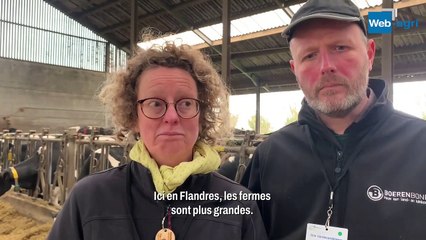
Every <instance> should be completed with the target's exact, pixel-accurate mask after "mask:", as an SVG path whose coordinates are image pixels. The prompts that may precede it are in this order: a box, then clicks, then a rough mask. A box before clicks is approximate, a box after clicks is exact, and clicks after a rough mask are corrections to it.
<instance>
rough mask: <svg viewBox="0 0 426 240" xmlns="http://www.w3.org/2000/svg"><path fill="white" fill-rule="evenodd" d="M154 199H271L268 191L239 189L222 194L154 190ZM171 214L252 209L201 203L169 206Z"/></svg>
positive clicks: (232, 212) (231, 212) (217, 213)
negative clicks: (259, 191) (256, 191)
mask: <svg viewBox="0 0 426 240" xmlns="http://www.w3.org/2000/svg"><path fill="white" fill-rule="evenodd" d="M154 200H155V201H162V200H167V201H218V202H225V201H269V200H271V194H270V193H247V192H243V191H240V192H239V193H235V192H232V193H231V192H226V191H224V192H223V194H219V193H207V192H204V191H203V192H201V193H191V192H187V191H182V192H177V193H169V194H161V193H157V192H154ZM170 209H171V214H172V215H192V216H194V217H195V216H196V215H212V216H214V217H219V216H221V215H250V214H253V211H252V210H251V208H250V207H245V206H240V205H236V206H232V207H230V206H215V207H212V206H203V205H187V206H180V207H171V208H170Z"/></svg>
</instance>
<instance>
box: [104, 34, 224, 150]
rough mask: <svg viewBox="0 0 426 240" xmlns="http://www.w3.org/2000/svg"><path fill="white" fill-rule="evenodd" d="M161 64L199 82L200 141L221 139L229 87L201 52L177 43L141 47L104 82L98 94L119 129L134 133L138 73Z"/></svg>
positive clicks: (136, 117)
mask: <svg viewBox="0 0 426 240" xmlns="http://www.w3.org/2000/svg"><path fill="white" fill-rule="evenodd" d="M158 66H163V67H170V68H180V69H183V70H185V71H187V72H188V73H190V74H191V76H192V78H193V79H194V80H195V81H196V85H197V90H198V98H199V100H200V102H201V104H200V133H199V138H198V139H199V140H201V141H203V142H205V143H207V144H210V145H213V144H215V143H216V141H217V139H218V138H220V137H224V136H226V135H229V132H230V131H229V130H230V128H229V110H228V97H229V90H228V88H227V87H226V85H225V83H224V81H223V80H222V78H221V77H220V76H219V74H218V73H217V72H216V70H215V69H214V67H213V65H212V63H211V60H210V59H208V58H207V57H206V56H205V55H204V54H203V53H202V52H201V51H199V50H196V49H193V48H192V47H191V46H189V45H179V46H178V45H176V44H175V43H174V42H166V43H165V44H164V45H161V46H159V45H155V46H152V47H151V48H149V49H138V50H137V52H136V53H135V55H134V56H133V57H132V58H131V59H129V60H128V61H127V67H126V68H125V69H122V70H120V71H119V72H117V73H115V74H113V75H112V76H111V77H109V78H108V79H107V81H105V83H104V84H103V86H102V88H101V90H100V93H99V95H98V96H99V98H100V100H101V102H102V103H103V104H105V106H106V108H107V111H108V112H109V113H110V114H111V117H112V121H113V123H114V125H115V127H116V129H117V130H118V131H127V132H130V133H133V129H134V127H135V126H136V124H137V119H138V116H137V102H136V101H137V94H136V87H137V86H138V79H139V76H140V75H141V74H142V73H143V72H144V71H146V70H148V69H151V68H153V67H158Z"/></svg>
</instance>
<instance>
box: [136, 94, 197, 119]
mask: <svg viewBox="0 0 426 240" xmlns="http://www.w3.org/2000/svg"><path fill="white" fill-rule="evenodd" d="M150 99H156V100H160V101H162V102H164V103H165V104H166V109H165V110H164V112H163V114H161V116H159V117H155V118H153V117H148V116H147V115H146V113H145V112H144V111H143V107H142V106H143V103H144V102H145V101H146V100H150ZM184 99H190V100H194V101H195V102H196V103H197V112H196V113H195V115H194V116H192V117H188V118H185V117H182V116H181V115H180V113H179V111H178V110H177V108H176V104H177V103H178V102H180V101H182V100H184ZM136 103H137V104H139V106H140V109H141V112H142V113H143V115H144V116H145V117H147V118H149V119H160V118H162V117H164V115H166V112H167V110H168V109H169V105H170V104H173V106H174V108H175V111H176V114H177V115H178V116H179V117H180V118H182V119H192V118H195V117H196V116H197V115H198V114H199V113H200V108H201V107H200V106H201V101H200V100H199V99H196V98H187V97H186V98H181V99H178V100H177V101H175V102H167V101H166V100H164V99H161V98H157V97H150V98H144V99H139V100H137V101H136Z"/></svg>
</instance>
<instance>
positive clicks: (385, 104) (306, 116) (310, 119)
mask: <svg viewBox="0 0 426 240" xmlns="http://www.w3.org/2000/svg"><path fill="white" fill-rule="evenodd" d="M368 86H369V88H371V89H372V90H373V92H374V94H375V95H376V100H375V101H374V103H373V104H372V106H371V107H370V108H369V109H368V110H367V112H366V113H365V114H364V117H363V118H361V119H360V120H359V121H357V122H354V123H352V124H351V125H350V126H349V127H348V128H347V129H346V131H345V133H351V132H360V131H362V130H366V129H367V128H368V127H369V126H372V125H376V124H378V123H379V122H381V121H383V120H385V119H386V118H387V117H388V116H389V114H390V113H391V112H392V110H393V106H392V103H391V102H390V101H389V100H388V99H387V95H388V87H387V84H386V83H385V81H384V80H381V79H370V80H369V83H368ZM298 124H300V125H308V126H309V127H310V128H313V129H314V130H316V131H320V132H323V133H324V132H327V133H328V134H330V133H332V131H331V130H330V129H328V128H327V127H326V126H325V125H324V123H322V121H321V120H319V118H318V117H317V115H316V113H315V111H314V109H312V108H311V107H310V106H309V105H308V104H307V102H306V100H305V99H303V102H302V109H301V110H300V112H299V120H298Z"/></svg>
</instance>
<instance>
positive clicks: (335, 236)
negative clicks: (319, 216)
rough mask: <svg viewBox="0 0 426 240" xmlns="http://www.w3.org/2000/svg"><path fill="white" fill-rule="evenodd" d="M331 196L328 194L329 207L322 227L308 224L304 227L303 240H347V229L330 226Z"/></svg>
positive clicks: (331, 194)
mask: <svg viewBox="0 0 426 240" xmlns="http://www.w3.org/2000/svg"><path fill="white" fill-rule="evenodd" d="M333 194H334V192H333V191H331V192H330V201H329V207H328V210H327V220H326V221H325V224H324V225H319V224H313V223H308V225H307V226H306V236H305V240H324V239H329V240H348V229H347V228H340V227H333V226H330V220H331V215H332V214H333Z"/></svg>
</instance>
